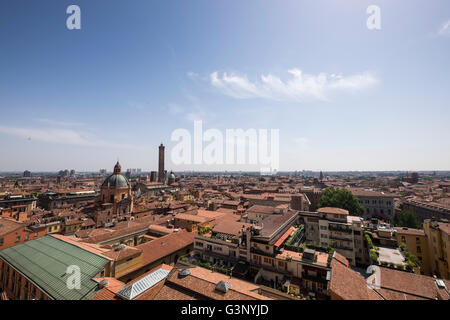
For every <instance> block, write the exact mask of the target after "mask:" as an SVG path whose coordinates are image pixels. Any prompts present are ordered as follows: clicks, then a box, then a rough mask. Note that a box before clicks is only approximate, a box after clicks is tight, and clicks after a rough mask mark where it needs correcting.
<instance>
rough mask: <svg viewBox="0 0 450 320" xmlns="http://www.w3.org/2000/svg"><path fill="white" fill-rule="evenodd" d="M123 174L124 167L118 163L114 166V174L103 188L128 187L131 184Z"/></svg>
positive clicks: (107, 179) (105, 182)
mask: <svg viewBox="0 0 450 320" xmlns="http://www.w3.org/2000/svg"><path fill="white" fill-rule="evenodd" d="M121 172H122V167H121V166H120V163H119V161H117V163H116V165H115V166H114V173H113V174H112V175H110V176H109V177H107V178H106V179H105V181H104V182H103V184H102V187H128V186H129V185H130V183H129V182H128V179H127V178H125V177H124V176H123V175H122V174H121Z"/></svg>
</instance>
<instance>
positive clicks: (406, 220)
mask: <svg viewBox="0 0 450 320" xmlns="http://www.w3.org/2000/svg"><path fill="white" fill-rule="evenodd" d="M393 222H394V226H396V227H408V228H415V229H421V227H422V226H421V225H420V223H419V221H418V220H417V217H416V215H415V214H414V212H413V211H412V209H408V210H402V211H399V212H396V213H395V215H394V219H393Z"/></svg>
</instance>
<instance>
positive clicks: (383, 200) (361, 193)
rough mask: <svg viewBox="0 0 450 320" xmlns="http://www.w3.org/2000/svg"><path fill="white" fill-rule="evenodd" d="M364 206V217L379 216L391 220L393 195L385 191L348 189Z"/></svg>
mask: <svg viewBox="0 0 450 320" xmlns="http://www.w3.org/2000/svg"><path fill="white" fill-rule="evenodd" d="M350 191H351V192H352V194H353V195H355V196H356V197H357V198H358V201H359V204H360V205H361V206H362V207H363V208H364V214H363V216H362V217H363V218H364V219H370V218H379V219H381V220H385V221H392V219H393V217H394V214H395V195H394V194H392V193H387V192H380V191H372V190H361V189H350Z"/></svg>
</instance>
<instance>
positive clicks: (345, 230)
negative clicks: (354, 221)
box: [328, 224, 353, 234]
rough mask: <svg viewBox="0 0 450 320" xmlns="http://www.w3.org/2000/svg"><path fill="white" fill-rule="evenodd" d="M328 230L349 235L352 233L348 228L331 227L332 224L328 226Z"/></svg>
mask: <svg viewBox="0 0 450 320" xmlns="http://www.w3.org/2000/svg"><path fill="white" fill-rule="evenodd" d="M328 230H331V231H339V232H343V233H350V234H351V233H352V232H353V231H352V229H350V228H344V227H340V226H337V225H333V224H330V225H328Z"/></svg>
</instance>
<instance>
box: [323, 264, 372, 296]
mask: <svg viewBox="0 0 450 320" xmlns="http://www.w3.org/2000/svg"><path fill="white" fill-rule="evenodd" d="M329 288H330V289H329V290H330V294H331V297H332V299H342V300H381V298H380V297H379V296H377V294H376V293H374V292H373V291H372V290H371V289H370V288H369V287H368V286H367V283H366V280H365V279H364V277H363V276H361V275H360V274H358V273H356V272H355V271H353V270H352V269H350V268H348V267H346V266H345V265H344V264H342V263H341V262H340V261H338V260H337V259H335V258H333V259H332V261H331V279H330V283H329Z"/></svg>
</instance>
